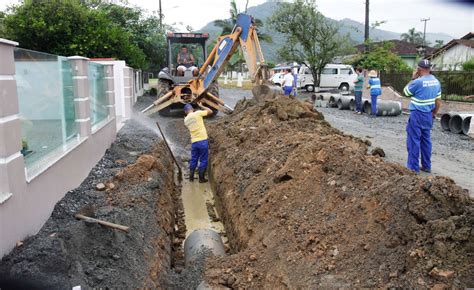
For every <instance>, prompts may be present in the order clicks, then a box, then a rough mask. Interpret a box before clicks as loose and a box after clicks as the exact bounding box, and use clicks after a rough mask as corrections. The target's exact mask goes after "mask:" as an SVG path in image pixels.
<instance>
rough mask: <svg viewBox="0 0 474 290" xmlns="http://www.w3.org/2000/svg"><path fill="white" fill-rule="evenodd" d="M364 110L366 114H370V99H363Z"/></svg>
mask: <svg viewBox="0 0 474 290" xmlns="http://www.w3.org/2000/svg"><path fill="white" fill-rule="evenodd" d="M362 111H363V112H364V113H366V114H370V111H371V109H370V101H369V100H367V99H362Z"/></svg>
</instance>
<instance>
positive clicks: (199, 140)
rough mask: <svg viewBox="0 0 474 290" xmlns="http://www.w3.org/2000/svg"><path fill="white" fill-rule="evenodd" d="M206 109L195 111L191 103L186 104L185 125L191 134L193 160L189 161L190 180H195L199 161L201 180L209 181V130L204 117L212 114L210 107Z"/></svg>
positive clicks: (202, 181) (201, 181)
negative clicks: (207, 173)
mask: <svg viewBox="0 0 474 290" xmlns="http://www.w3.org/2000/svg"><path fill="white" fill-rule="evenodd" d="M202 108H203V109H204V110H197V111H194V108H193V106H192V105H191V104H186V105H185V106H184V112H185V113H186V117H185V118H184V125H185V126H186V127H187V128H188V130H189V133H190V134H191V143H192V144H191V161H190V162H189V181H194V172H195V171H196V168H197V166H198V161H199V182H200V183H204V182H207V179H206V178H205V174H206V169H207V158H208V155H209V142H208V140H207V131H206V127H205V126H204V120H203V117H205V116H210V115H212V111H211V109H209V108H206V107H202Z"/></svg>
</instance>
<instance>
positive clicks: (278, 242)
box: [206, 97, 474, 289]
mask: <svg viewBox="0 0 474 290" xmlns="http://www.w3.org/2000/svg"><path fill="white" fill-rule="evenodd" d="M210 127H211V128H210V136H211V164H212V173H211V174H212V177H213V181H214V186H215V190H216V194H217V195H218V198H219V203H220V205H221V208H220V216H221V217H222V219H223V221H224V223H225V225H226V231H227V234H228V236H229V240H230V242H231V246H232V250H233V251H234V254H233V255H231V256H229V257H225V258H219V259H215V260H211V261H210V262H209V264H208V268H207V271H206V280H207V281H208V282H209V283H211V284H214V285H217V284H219V285H224V286H228V287H232V288H267V289H268V288H279V287H289V288H312V287H318V286H319V287H328V286H331V287H345V286H346V287H417V288H421V287H423V288H426V287H433V286H435V285H436V286H443V285H446V286H449V287H453V286H454V287H466V286H471V287H472V286H474V270H473V267H472V259H473V250H474V239H473V230H472V226H473V223H474V215H473V213H474V207H473V202H472V200H470V199H469V197H468V195H467V192H466V191H465V190H463V189H462V188H460V187H458V186H456V184H454V182H453V181H452V180H450V179H449V178H445V177H435V178H431V177H430V178H423V177H421V176H419V175H416V174H414V173H412V172H410V171H408V170H407V169H405V168H403V167H401V166H399V165H396V164H391V163H387V162H385V161H384V160H383V159H382V158H380V157H378V156H371V155H369V154H368V152H367V145H366V144H365V142H364V141H362V140H360V139H358V138H354V137H352V136H348V135H344V134H343V133H341V132H340V131H338V130H336V129H334V128H332V127H331V126H330V125H329V124H328V123H327V122H325V121H324V120H323V117H322V115H320V114H319V113H318V112H313V111H311V109H310V107H309V106H307V105H306V104H305V103H302V102H299V101H297V100H292V99H289V98H285V97H279V98H277V99H274V100H268V101H266V102H262V103H257V102H255V101H244V102H240V103H239V104H238V105H237V107H236V111H235V113H234V114H233V115H231V116H229V117H226V118H222V119H221V120H218V121H217V122H215V123H214V124H213V125H212V126H210ZM401 150H405V149H404V148H401Z"/></svg>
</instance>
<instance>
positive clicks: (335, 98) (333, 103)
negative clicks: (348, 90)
mask: <svg viewBox="0 0 474 290" xmlns="http://www.w3.org/2000/svg"><path fill="white" fill-rule="evenodd" d="M340 98H341V95H340V94H334V95H331V96H330V97H329V101H328V106H329V107H330V108H336V107H337V101H339V99H340Z"/></svg>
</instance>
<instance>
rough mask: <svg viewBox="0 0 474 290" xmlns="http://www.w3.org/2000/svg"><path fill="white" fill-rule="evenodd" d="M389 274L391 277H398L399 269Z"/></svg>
mask: <svg viewBox="0 0 474 290" xmlns="http://www.w3.org/2000/svg"><path fill="white" fill-rule="evenodd" d="M388 276H389V277H390V278H397V277H398V271H395V272H391V273H390V274H389V275H388Z"/></svg>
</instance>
